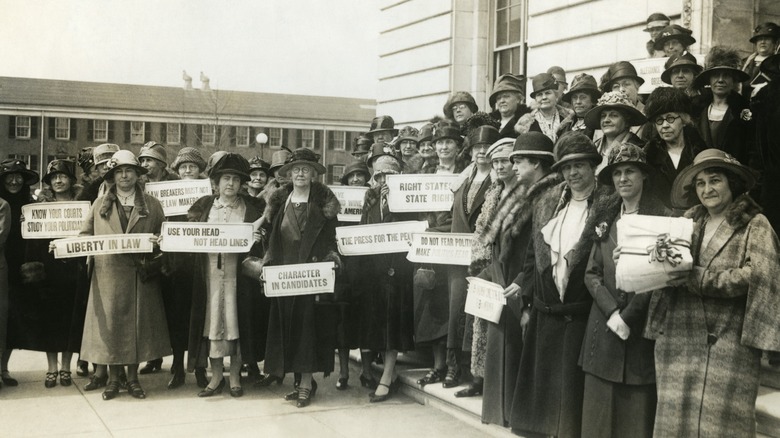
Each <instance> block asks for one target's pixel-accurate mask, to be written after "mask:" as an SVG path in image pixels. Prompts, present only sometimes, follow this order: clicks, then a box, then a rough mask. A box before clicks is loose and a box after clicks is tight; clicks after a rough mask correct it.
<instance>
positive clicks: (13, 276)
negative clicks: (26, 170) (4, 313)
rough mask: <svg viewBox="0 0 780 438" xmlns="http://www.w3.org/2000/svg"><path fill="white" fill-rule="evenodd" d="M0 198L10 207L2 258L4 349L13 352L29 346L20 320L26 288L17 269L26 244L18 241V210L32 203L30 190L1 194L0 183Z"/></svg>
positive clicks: (19, 221)
mask: <svg viewBox="0 0 780 438" xmlns="http://www.w3.org/2000/svg"><path fill="white" fill-rule="evenodd" d="M0 198H3V199H5V200H6V202H8V204H9V206H10V207H11V231H10V233H8V239H7V240H6V242H5V258H6V260H7V261H8V335H7V338H6V339H7V340H6V349H7V350H13V349H17V348H23V347H24V345H26V344H29V343H30V342H29V341H27V340H26V337H27V336H28V334H27V328H26V327H25V325H24V319H23V318H21V315H22V313H21V312H22V308H23V307H20V306H23V301H24V300H25V291H26V286H25V285H23V284H22V275H21V272H20V269H21V267H22V264H23V263H24V254H25V253H26V251H27V250H26V248H27V241H25V240H24V239H22V225H21V216H22V206H23V205H27V204H30V203H32V202H33V200H32V197H31V196H30V188H29V187H27V186H24V187H22V190H21V191H20V192H19V193H16V194H11V193H9V192H7V191H6V190H5V188H4V187H3V184H2V183H1V182H0Z"/></svg>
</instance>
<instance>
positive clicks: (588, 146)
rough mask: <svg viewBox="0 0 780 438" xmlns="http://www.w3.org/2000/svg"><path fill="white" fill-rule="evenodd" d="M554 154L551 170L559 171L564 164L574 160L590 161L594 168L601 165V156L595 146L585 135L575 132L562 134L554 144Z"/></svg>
mask: <svg viewBox="0 0 780 438" xmlns="http://www.w3.org/2000/svg"><path fill="white" fill-rule="evenodd" d="M554 153H555V163H553V165H552V169H553V170H559V169H560V167H561V166H562V165H564V164H565V163H568V162H570V161H576V160H587V161H590V162H591V163H592V164H593V166H594V167H595V166H598V165H599V163H601V154H599V151H598V149H596V145H594V144H593V141H591V139H590V138H588V136H587V135H585V134H583V133H581V132H577V131H570V132H567V133H565V134H563V135H562V136H561V137H560V138H559V139H558V142H557V143H555V150H554Z"/></svg>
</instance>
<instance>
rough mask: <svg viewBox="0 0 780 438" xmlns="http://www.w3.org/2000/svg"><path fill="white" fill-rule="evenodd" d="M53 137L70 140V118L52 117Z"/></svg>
mask: <svg viewBox="0 0 780 438" xmlns="http://www.w3.org/2000/svg"><path fill="white" fill-rule="evenodd" d="M54 138H56V139H57V140H70V119H69V118H67V117H57V118H55V119H54Z"/></svg>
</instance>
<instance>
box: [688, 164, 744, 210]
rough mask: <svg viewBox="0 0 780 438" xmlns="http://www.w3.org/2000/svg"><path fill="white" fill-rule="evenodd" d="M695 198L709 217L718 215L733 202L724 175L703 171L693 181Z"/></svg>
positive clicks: (727, 181) (707, 170)
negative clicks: (696, 197)
mask: <svg viewBox="0 0 780 438" xmlns="http://www.w3.org/2000/svg"><path fill="white" fill-rule="evenodd" d="M693 184H694V186H695V187H696V196H698V198H699V201H701V204H702V205H703V206H704V207H705V208H706V209H707V211H708V212H709V213H710V215H713V214H718V213H720V212H722V211H723V210H725V209H726V207H728V206H729V205H730V204H731V201H733V200H734V196H733V194H732V193H731V188H730V187H729V180H728V178H726V175H724V174H722V173H720V172H712V171H710V170H709V169H704V170H702V171H701V172H699V173H698V174H696V176H695V177H694V179H693Z"/></svg>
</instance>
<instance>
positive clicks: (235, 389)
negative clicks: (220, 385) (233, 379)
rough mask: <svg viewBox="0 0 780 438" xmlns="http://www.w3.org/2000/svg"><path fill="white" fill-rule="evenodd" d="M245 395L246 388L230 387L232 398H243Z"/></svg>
mask: <svg viewBox="0 0 780 438" xmlns="http://www.w3.org/2000/svg"><path fill="white" fill-rule="evenodd" d="M242 395H244V388H242V387H240V386H231V387H230V396H231V397H241V396H242Z"/></svg>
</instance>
